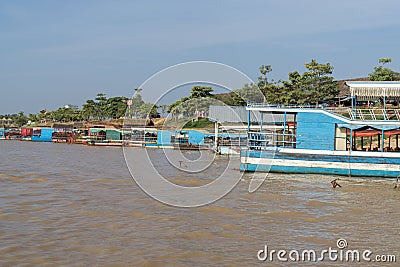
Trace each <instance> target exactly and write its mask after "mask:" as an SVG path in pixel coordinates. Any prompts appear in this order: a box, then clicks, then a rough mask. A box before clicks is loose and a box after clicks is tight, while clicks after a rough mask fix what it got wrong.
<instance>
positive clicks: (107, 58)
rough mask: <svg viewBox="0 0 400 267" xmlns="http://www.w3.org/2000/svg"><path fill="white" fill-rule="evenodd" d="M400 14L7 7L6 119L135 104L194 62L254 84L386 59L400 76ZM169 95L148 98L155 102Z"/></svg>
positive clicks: (1, 47) (3, 14)
mask: <svg viewBox="0 0 400 267" xmlns="http://www.w3.org/2000/svg"><path fill="white" fill-rule="evenodd" d="M399 11H400V3H399V2H398V1H397V0H382V1H376V0H359V1H358V0H353V1H352V0H336V1H321V0H302V1H296V0H293V1H289V0H249V1H243V0H240V1H237V0H215V1H183V0H182V1H177V0H169V1H151V0H150V1H135V0H132V1H123V0H115V1H103V0H69V1H51V0H48V1H46V0H36V1H29V0H25V1H24V0H14V1H5V0H4V1H1V0H0V114H11V113H17V112H20V111H24V112H25V114H28V113H37V112H39V111H40V110H42V109H47V110H54V109H57V108H59V107H62V106H64V105H66V104H74V105H78V106H81V105H82V104H84V103H85V101H86V100H87V99H94V98H95V96H96V94H97V93H99V92H102V93H105V94H106V95H107V96H108V97H113V96H132V94H133V93H134V91H133V89H134V88H137V87H139V86H141V85H142V84H143V83H144V82H145V81H146V80H148V79H149V78H150V77H152V76H153V75H154V74H156V73H158V72H160V71H162V70H163V69H165V68H168V67H171V66H174V65H176V64H181V63H184V62H192V61H211V62H218V63H221V64H225V65H227V66H231V67H233V68H235V69H237V70H238V71H240V72H242V73H243V74H245V75H247V76H248V77H249V78H250V79H252V80H257V76H259V73H258V68H259V66H260V65H262V64H264V65H271V66H272V72H271V73H270V75H269V77H270V78H271V79H274V80H279V79H284V80H287V75H288V73H289V72H291V71H295V70H297V71H299V72H301V73H302V72H304V71H305V69H304V64H305V63H306V62H310V61H311V59H315V60H317V61H318V62H319V63H327V62H329V63H330V64H331V65H333V67H334V73H333V76H334V77H335V79H338V80H342V79H349V78H358V77H366V76H368V74H369V73H371V72H372V71H373V67H374V66H377V65H378V59H379V58H383V57H390V58H392V63H391V64H389V65H388V67H390V68H391V69H393V70H395V71H400V53H399V52H400V51H399V49H400V16H399V15H398V14H399V13H400V12H399ZM238 86H239V85H238ZM160 90H161V91H162V90H163V89H160V88H159V87H154V88H152V87H148V88H146V89H145V90H143V91H142V92H141V93H142V95H143V98H144V99H145V100H146V101H154V100H155V99H157V98H158V97H159V96H160V95H162V94H163V92H161V91H160Z"/></svg>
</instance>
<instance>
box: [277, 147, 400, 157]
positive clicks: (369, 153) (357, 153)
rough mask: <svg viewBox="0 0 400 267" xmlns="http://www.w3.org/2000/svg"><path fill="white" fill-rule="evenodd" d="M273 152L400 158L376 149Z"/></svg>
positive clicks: (394, 154)
mask: <svg viewBox="0 0 400 267" xmlns="http://www.w3.org/2000/svg"><path fill="white" fill-rule="evenodd" d="M275 153H287V154H307V155H309V154H315V155H329V156H364V157H377V158H400V153H399V152H377V151H351V152H349V151H337V150H335V151H330V150H313V149H301V148H278V151H277V152H275Z"/></svg>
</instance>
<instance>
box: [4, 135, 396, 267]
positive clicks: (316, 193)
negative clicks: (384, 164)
mask: <svg viewBox="0 0 400 267" xmlns="http://www.w3.org/2000/svg"><path fill="white" fill-rule="evenodd" d="M137 153H143V151H142V149H140V148H138V149H137ZM149 153H150V154H151V155H152V157H157V153H159V151H158V150H152V151H149ZM192 154H193V152H192ZM190 156H193V155H188V157H190ZM162 166H164V167H163V168H165V169H163V171H164V173H166V174H167V175H168V174H169V178H170V179H171V181H174V182H176V183H181V184H183V185H187V186H197V185H199V184H203V183H204V180H202V179H206V180H207V181H209V179H211V178H212V173H211V175H207V177H203V178H202V177H201V175H200V176H196V175H192V174H187V175H183V174H182V175H180V176H179V177H174V175H173V173H174V172H176V170H174V169H171V168H170V167H169V166H168V165H167V164H164V165H162ZM209 171H211V172H212V170H209ZM214 171H215V172H217V171H218V170H217V169H215V170H214ZM215 175H216V176H218V173H215ZM332 179H333V178H332V177H331V176H321V175H281V174H270V175H269V176H268V178H267V180H266V181H265V182H264V184H263V185H262V186H261V187H260V189H259V190H257V191H256V192H255V193H252V194H249V193H248V192H247V189H248V184H249V177H248V176H247V175H245V176H244V177H243V179H242V181H241V182H240V183H239V184H238V185H237V187H236V188H235V189H234V190H233V191H232V192H231V193H229V194H228V195H227V196H226V197H224V198H223V199H221V200H220V201H218V202H216V203H214V204H212V205H208V206H204V207H200V208H192V209H184V208H175V207H170V206H167V205H163V204H161V203H159V202H156V201H154V200H153V199H151V198H149V197H148V196H147V195H146V194H145V193H143V192H142V191H141V190H140V189H139V188H138V186H137V185H136V184H135V183H134V182H133V180H132V179H131V177H130V176H129V172H128V170H127V167H126V166H125V163H124V158H123V154H122V151H121V149H120V148H113V147H110V148H106V147H101V148H98V147H85V146H79V145H65V144H50V143H43V144H39V143H31V142H18V141H0V265H1V266H14V265H19V266H32V265H45V266H60V265H62V266H97V265H99V266H104V265H120V266H121V265H122V266H126V265H129V266H254V265H258V264H260V265H262V266H269V264H268V263H265V262H263V263H260V262H258V261H257V257H256V253H257V251H258V250H260V249H262V248H263V246H264V244H268V246H269V247H271V248H274V249H316V250H318V249H319V250H322V249H324V248H328V247H329V246H332V247H335V245H336V240H337V239H338V238H346V239H347V241H348V243H349V248H354V249H356V248H359V249H371V250H373V251H374V252H376V253H381V254H383V253H387V254H396V255H399V256H400V242H399V229H400V210H399V199H400V191H396V190H393V184H394V182H393V181H388V180H386V181H385V180H372V179H369V180H363V179H349V178H343V180H342V181H341V185H342V186H343V187H342V188H339V189H332V187H331V185H330V180H332ZM275 264H278V263H277V262H275ZM334 264H335V263H332V262H329V264H328V265H334ZM336 264H337V265H338V266H339V265H341V266H346V264H344V263H341V264H340V263H336ZM283 265H284V264H283ZM305 265H306V266H307V264H305ZM314 265H315V263H314V264H309V265H308V266H314Z"/></svg>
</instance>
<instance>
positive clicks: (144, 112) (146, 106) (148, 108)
mask: <svg viewBox="0 0 400 267" xmlns="http://www.w3.org/2000/svg"><path fill="white" fill-rule="evenodd" d="M157 108H158V106H156V105H154V104H152V103H143V104H142V105H141V106H140V107H139V114H140V115H141V117H142V118H151V117H156V116H157Z"/></svg>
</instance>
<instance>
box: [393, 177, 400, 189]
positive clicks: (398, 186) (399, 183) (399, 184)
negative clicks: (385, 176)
mask: <svg viewBox="0 0 400 267" xmlns="http://www.w3.org/2000/svg"><path fill="white" fill-rule="evenodd" d="M393 189H400V180H399V178H397V179H396V184H395V185H394V187H393Z"/></svg>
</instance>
